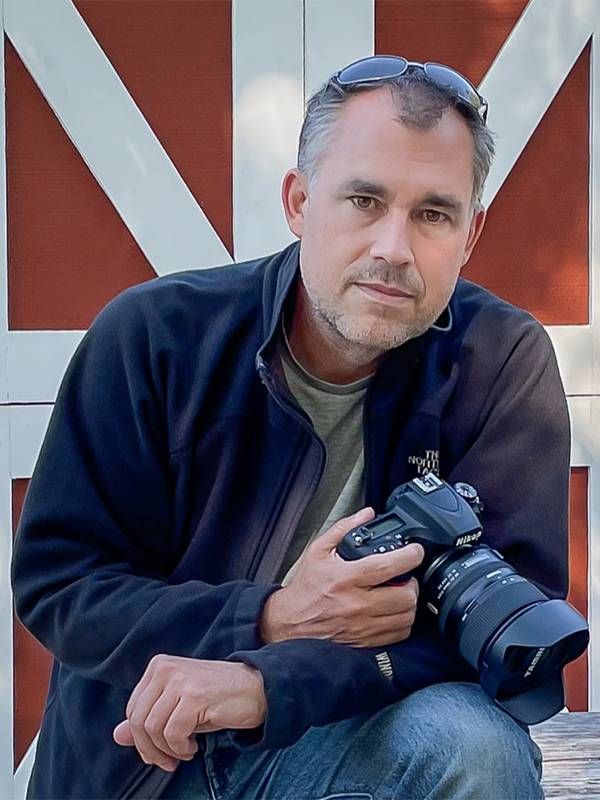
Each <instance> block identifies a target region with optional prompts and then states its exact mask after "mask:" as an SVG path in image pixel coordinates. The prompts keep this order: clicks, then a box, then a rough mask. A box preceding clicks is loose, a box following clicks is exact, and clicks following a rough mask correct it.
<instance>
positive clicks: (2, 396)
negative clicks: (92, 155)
mask: <svg viewBox="0 0 600 800" xmlns="http://www.w3.org/2000/svg"><path fill="white" fill-rule="evenodd" d="M0 13H1V14H2V16H4V0H0ZM1 38H2V41H1V42H0V86H2V87H4V35H2V37H1ZM7 335H8V241H7V230H6V110H5V102H4V92H2V103H0V405H2V403H7V402H8V363H7V361H8V339H7Z"/></svg>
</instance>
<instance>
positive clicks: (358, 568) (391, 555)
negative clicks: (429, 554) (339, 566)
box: [346, 542, 425, 587]
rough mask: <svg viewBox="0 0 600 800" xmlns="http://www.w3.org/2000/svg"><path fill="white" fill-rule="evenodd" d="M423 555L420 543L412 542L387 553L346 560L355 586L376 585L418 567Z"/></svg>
mask: <svg viewBox="0 0 600 800" xmlns="http://www.w3.org/2000/svg"><path fill="white" fill-rule="evenodd" d="M424 556H425V551H424V550H423V548H422V547H421V545H420V544H417V543H416V542H413V543H412V544H407V545H406V546H405V547H401V548H399V549H398V550H393V551H392V552H388V553H373V554H372V555H369V556H365V557H364V558H361V559H360V560H358V561H347V562H346V563H347V564H348V565H349V568H350V569H351V570H352V572H353V574H354V581H355V583H356V585H357V586H364V587H367V586H377V585H379V584H380V583H385V582H386V581H389V580H391V579H392V578H396V577H399V576H401V575H405V574H406V573H407V572H410V570H411V569H415V567H418V566H419V564H420V563H421V561H423V558H424Z"/></svg>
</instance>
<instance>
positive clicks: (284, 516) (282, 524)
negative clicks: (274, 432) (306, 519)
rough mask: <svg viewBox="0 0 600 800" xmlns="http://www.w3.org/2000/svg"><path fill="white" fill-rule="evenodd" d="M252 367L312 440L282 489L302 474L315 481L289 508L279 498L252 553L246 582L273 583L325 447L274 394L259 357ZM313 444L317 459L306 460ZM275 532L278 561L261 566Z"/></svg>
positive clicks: (310, 493)
mask: <svg viewBox="0 0 600 800" xmlns="http://www.w3.org/2000/svg"><path fill="white" fill-rule="evenodd" d="M256 364H257V369H258V374H259V377H260V380H261V382H262V383H263V384H264V385H265V387H266V388H267V390H268V392H269V394H270V395H271V397H272V398H273V400H274V401H275V402H276V403H277V405H278V406H279V407H280V408H281V409H282V411H284V412H285V413H286V414H288V415H290V416H291V417H292V418H293V419H295V420H296V421H297V422H298V423H299V424H300V425H301V426H302V427H303V428H304V429H305V430H306V431H307V433H308V434H309V436H310V437H311V440H312V442H311V444H309V445H308V447H307V448H306V449H305V450H304V452H303V453H302V455H301V456H300V457H299V459H298V460H297V462H296V465H295V467H294V470H293V474H292V476H291V478H290V480H289V481H288V486H287V487H286V488H288V489H289V487H290V486H291V487H294V485H296V484H299V483H300V481H299V476H301V477H302V478H303V481H302V482H303V483H304V475H305V474H306V475H307V476H308V475H309V474H312V475H316V479H314V480H313V481H312V482H311V483H310V486H309V488H308V491H304V492H303V493H302V495H303V496H302V498H301V499H300V500H299V501H298V502H295V503H293V504H292V507H291V508H290V507H289V506H290V491H287V492H286V496H285V497H284V498H283V500H282V503H281V505H280V509H282V510H280V513H279V514H278V515H277V516H276V518H274V520H273V524H272V525H270V526H269V527H268V528H267V529H266V530H265V532H264V534H263V536H262V538H261V542H260V544H259V546H258V548H257V550H256V554H255V557H254V559H253V561H252V565H251V567H250V571H249V578H250V580H254V579H257V580H265V581H273V580H274V579H275V577H276V574H277V571H278V569H279V567H280V561H281V559H282V558H283V557H284V556H285V552H286V546H287V545H288V544H289V542H290V540H291V538H292V535H293V528H294V526H292V525H291V524H290V523H291V522H293V521H294V520H295V521H297V520H298V519H299V518H300V515H301V514H302V512H303V511H304V509H305V508H306V506H307V505H308V503H309V502H310V500H311V498H312V497H313V496H314V493H315V491H316V489H317V486H318V483H319V480H320V478H321V475H322V474H323V466H324V462H325V445H324V444H323V442H322V441H321V440H320V439H319V437H318V436H317V435H316V433H315V432H314V429H313V428H312V426H311V425H310V423H309V421H308V419H307V418H306V417H305V416H304V415H303V414H301V413H299V411H298V410H297V409H296V408H294V406H293V405H292V404H291V403H288V402H286V401H285V399H284V398H283V397H281V395H280V394H279V393H278V392H277V388H276V386H275V383H274V381H273V378H272V375H271V372H270V370H269V369H268V367H267V365H266V363H265V362H264V360H263V358H262V357H261V356H260V355H259V356H257V358H256ZM315 445H317V447H318V449H319V453H318V455H317V458H314V457H313V458H308V457H307V453H309V454H310V450H311V449H313V448H314V446H315ZM278 530H280V531H284V533H283V537H282V541H281V546H280V548H279V554H280V558H278V560H277V561H276V562H274V563H265V562H264V560H263V556H264V555H265V552H266V551H267V549H268V546H269V542H271V541H273V540H276V539H277V531H278Z"/></svg>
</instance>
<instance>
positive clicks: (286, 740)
mask: <svg viewBox="0 0 600 800" xmlns="http://www.w3.org/2000/svg"><path fill="white" fill-rule="evenodd" d="M226 660H227V661H238V662H239V661H241V662H243V663H244V664H247V665H248V666H249V667H254V668H255V669H257V670H259V672H260V673H261V674H262V677H263V682H264V686H265V695H266V700H267V715H266V717H265V721H264V723H263V724H262V725H261V726H260V727H258V728H253V729H252V730H228V731H227V735H228V737H229V740H230V741H231V743H232V744H233V745H235V746H236V747H237V748H238V749H239V750H272V749H275V748H280V747H287V746H288V745H290V744H293V742H295V741H296V740H297V739H298V738H299V737H300V736H301V735H302V734H303V733H304V732H305V730H307V729H308V727H309V726H308V725H306V724H305V723H303V720H302V719H300V718H299V717H298V713H297V710H298V703H297V698H296V694H295V691H294V678H293V676H292V673H291V671H290V670H289V668H288V667H287V665H286V661H285V659H281V658H280V657H279V656H278V655H277V653H275V652H273V650H269V649H268V648H264V647H263V649H262V650H255V651H252V652H237V653H232V654H231V655H230V656H229V657H228V658H227V659H226Z"/></svg>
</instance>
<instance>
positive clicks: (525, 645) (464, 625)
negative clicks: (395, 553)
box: [421, 544, 589, 724]
mask: <svg viewBox="0 0 600 800" xmlns="http://www.w3.org/2000/svg"><path fill="white" fill-rule="evenodd" d="M421 594H422V597H423V599H424V600H425V602H426V603H427V606H428V608H429V609H430V610H431V611H433V613H435V614H436V615H437V619H438V627H439V630H440V633H441V635H442V636H443V637H444V639H445V640H446V641H447V642H449V643H451V644H452V645H454V646H455V647H456V649H457V650H458V651H459V652H460V654H461V655H462V656H463V658H464V659H465V660H466V661H467V662H468V663H469V664H471V666H473V667H474V668H475V669H476V670H477V671H478V672H479V674H480V680H481V685H482V687H483V688H484V689H485V690H486V692H487V693H488V694H489V695H490V696H491V697H493V698H494V699H495V700H496V702H497V703H498V704H499V705H501V706H503V707H505V706H508V707H507V710H509V713H510V714H511V715H512V716H513V717H515V718H516V719H519V720H520V721H522V722H525V723H526V724H534V723H536V722H541V721H542V720H544V719H547V718H548V717H550V716H552V715H553V714H555V713H556V712H557V711H559V710H560V708H562V706H563V704H564V696H563V691H562V681H561V679H560V675H561V670H562V668H563V667H564V665H565V664H567V663H568V662H569V661H572V660H573V659H574V658H576V657H577V656H578V655H579V654H580V653H581V652H583V650H585V648H586V646H587V643H588V640H589V633H588V629H587V624H586V623H585V620H584V619H583V617H581V615H580V614H579V613H578V612H577V611H575V609H573V608H571V606H569V604H568V603H565V602H564V601H563V600H549V598H548V597H547V596H546V595H545V594H544V593H543V592H541V591H540V590H539V589H538V588H537V587H536V586H534V584H532V583H530V582H529V581H528V580H526V579H525V578H523V577H522V576H521V575H519V574H518V573H517V572H516V570H515V569H514V568H513V567H511V566H510V565H509V564H507V563H506V561H504V559H503V558H502V556H501V555H500V554H499V553H498V552H496V551H495V550H493V549H492V548H490V547H488V546H487V545H481V544H477V545H474V546H469V545H467V546H464V547H457V548H454V549H452V550H448V551H446V552H445V553H443V554H442V555H440V556H438V558H436V559H435V560H434V561H433V562H432V564H431V565H430V566H429V568H428V569H427V570H426V572H425V574H424V576H423V580H422V585H421Z"/></svg>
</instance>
